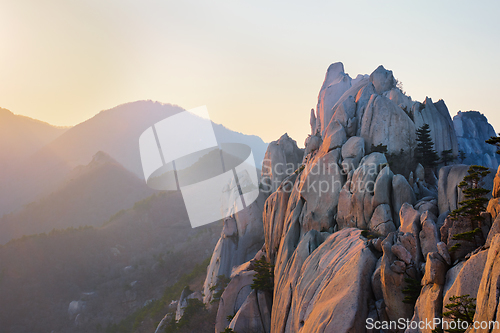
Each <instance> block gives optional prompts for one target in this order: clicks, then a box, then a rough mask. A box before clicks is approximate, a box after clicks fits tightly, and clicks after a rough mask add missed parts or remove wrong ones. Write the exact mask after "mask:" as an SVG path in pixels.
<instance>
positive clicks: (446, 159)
mask: <svg viewBox="0 0 500 333" xmlns="http://www.w3.org/2000/svg"><path fill="white" fill-rule="evenodd" d="M455 159H456V157H455V156H453V150H452V149H447V150H443V151H442V152H441V161H440V162H441V163H444V166H447V165H448V163H451V162H453V161H454V160H455Z"/></svg>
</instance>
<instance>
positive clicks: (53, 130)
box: [0, 108, 68, 178]
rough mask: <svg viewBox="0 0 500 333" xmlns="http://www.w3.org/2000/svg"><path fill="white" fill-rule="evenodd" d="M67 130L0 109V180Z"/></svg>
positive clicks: (66, 128)
mask: <svg viewBox="0 0 500 333" xmlns="http://www.w3.org/2000/svg"><path fill="white" fill-rule="evenodd" d="M67 130H68V127H56V126H52V125H50V124H47V123H45V122H43V121H39V120H35V119H32V118H29V117H25V116H20V115H15V114H13V113H12V112H10V111H9V110H7V109H2V108H0V170H1V174H0V178H1V177H2V176H3V175H6V174H7V173H8V172H9V171H11V169H12V168H14V167H15V166H16V163H18V162H19V161H21V160H24V159H26V158H27V157H29V156H30V155H32V154H33V153H35V152H36V151H37V150H39V149H40V148H42V147H43V146H44V145H46V144H47V143H49V142H50V141H52V140H54V139H55V138H57V137H58V136H60V135H61V134H63V133H64V132H66V131H67Z"/></svg>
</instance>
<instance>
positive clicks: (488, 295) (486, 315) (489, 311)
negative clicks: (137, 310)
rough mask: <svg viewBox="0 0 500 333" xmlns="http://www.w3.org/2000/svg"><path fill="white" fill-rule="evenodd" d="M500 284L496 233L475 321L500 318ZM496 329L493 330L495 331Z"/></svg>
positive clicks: (499, 244) (499, 246) (499, 241)
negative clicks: (499, 288)
mask: <svg viewBox="0 0 500 333" xmlns="http://www.w3.org/2000/svg"><path fill="white" fill-rule="evenodd" d="M499 285H500V235H496V236H495V237H494V238H493V240H492V242H491V246H490V248H489V250H488V256H487V258H486V264H485V265H484V270H483V274H482V277H481V283H480V284H479V289H478V292H477V301H476V315H475V316H474V321H478V322H483V321H485V322H490V321H494V320H498V318H500V308H499V306H498V302H499V298H498V286H499ZM494 331H495V330H493V332H494ZM470 332H471V333H479V332H490V331H489V330H487V329H486V330H485V329H471V330H470Z"/></svg>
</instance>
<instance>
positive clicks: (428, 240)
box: [419, 218, 440, 258]
mask: <svg viewBox="0 0 500 333" xmlns="http://www.w3.org/2000/svg"><path fill="white" fill-rule="evenodd" d="M419 238H420V247H421V248H422V254H423V256H424V258H426V257H427V254H428V253H431V252H438V247H437V244H438V243H439V242H440V238H439V234H438V229H437V227H436V223H434V221H433V220H431V219H428V218H427V219H424V221H423V222H422V231H420V233H419Z"/></svg>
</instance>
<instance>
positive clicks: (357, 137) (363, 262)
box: [204, 63, 500, 333]
mask: <svg viewBox="0 0 500 333" xmlns="http://www.w3.org/2000/svg"><path fill="white" fill-rule="evenodd" d="M462 117H463V116H462ZM462 123H463V125H462V128H463V132H464V133H466V132H467V131H468V128H469V125H468V123H467V122H462ZM310 124H311V134H310V136H309V137H308V138H307V139H306V142H305V149H304V150H301V149H299V148H298V147H297V144H296V143H295V141H293V140H292V139H291V138H290V137H289V136H288V135H286V134H285V135H283V136H282V137H281V138H280V139H279V140H277V141H275V142H272V143H271V144H270V145H269V147H268V150H267V152H266V157H265V160H264V164H263V168H262V175H261V176H262V178H261V182H262V186H263V187H266V188H267V189H268V191H262V193H261V197H260V198H259V200H258V201H257V202H255V203H254V204H252V205H251V206H250V209H248V210H245V211H243V212H239V213H237V214H235V215H234V216H232V217H230V218H228V219H226V221H224V229H223V231H222V235H221V238H220V240H219V243H218V244H217V246H216V248H215V251H214V253H213V256H212V261H211V263H210V265H209V267H208V271H207V277H206V280H205V286H204V302H205V303H207V304H208V303H210V301H211V300H212V299H213V295H214V291H215V290H217V289H216V286H217V280H218V278H219V277H220V276H221V275H225V276H226V277H228V278H230V282H229V284H228V285H227V286H226V287H225V289H224V291H223V293H222V295H221V297H220V301H219V307H218V313H217V319H216V330H215V332H216V333H219V332H222V331H224V330H225V329H226V328H231V329H233V330H234V331H235V332H238V333H243V332H265V333H285V332H303V333H312V332H336V333H342V332H366V331H367V328H366V327H367V326H366V325H367V321H372V322H374V321H383V320H387V321H389V320H398V319H400V318H405V319H407V320H408V321H410V322H411V321H420V320H425V319H430V320H432V319H433V318H435V317H439V316H440V315H441V314H442V313H443V309H444V306H445V305H446V304H447V302H448V300H449V297H450V296H452V295H463V294H470V295H471V296H472V297H477V310H478V311H477V312H476V316H477V318H485V319H490V318H497V313H496V312H497V308H498V297H497V296H496V292H495V290H496V286H497V282H498V283H500V281H499V280H498V279H499V272H498V271H499V270H500V260H499V258H498V257H499V255H498V252H499V248H500V236H498V235H497V234H498V233H500V217H499V216H500V213H499V212H500V169H499V173H497V175H496V177H495V176H494V173H492V175H490V176H489V177H488V178H487V179H486V180H485V183H486V187H488V188H489V189H490V190H492V192H491V193H490V195H489V196H490V198H491V200H490V204H489V206H488V209H487V212H485V213H484V216H485V217H486V219H485V221H486V222H485V223H484V225H483V226H482V230H481V231H482V234H483V235H482V237H483V239H484V242H483V244H481V246H480V247H479V248H474V249H469V250H470V251H468V252H467V253H464V256H454V255H452V254H450V247H451V246H452V240H451V238H450V237H448V234H451V231H450V228H453V227H455V226H454V225H453V223H452V222H450V219H449V217H448V214H449V213H450V211H452V210H453V209H456V208H457V207H458V206H459V203H460V201H462V200H463V198H464V196H463V193H462V192H461V190H460V188H459V187H458V185H459V183H460V182H461V181H462V179H463V176H464V175H465V173H466V171H467V168H468V167H467V166H465V165H451V166H446V167H443V168H441V170H440V172H439V173H438V174H437V175H435V174H433V173H431V175H430V176H429V174H426V173H427V172H426V170H425V169H424V168H423V166H422V165H420V164H418V163H413V164H412V163H411V160H412V159H413V158H414V155H413V154H414V149H415V146H416V134H415V132H416V130H417V129H418V128H419V127H420V126H422V125H423V124H429V125H430V129H431V137H432V139H433V142H434V143H435V149H436V151H437V152H438V153H440V152H442V151H444V150H451V152H452V154H453V155H455V156H457V155H458V154H459V145H462V146H463V142H462V141H460V136H459V137H457V134H456V131H455V128H456V126H457V125H456V123H455V122H454V121H452V119H451V117H450V114H449V112H448V109H447V108H446V105H445V104H444V102H443V101H442V100H440V101H438V102H437V103H434V102H432V100H431V99H430V98H426V100H425V101H424V102H423V103H420V102H417V101H413V100H412V99H411V97H409V96H406V95H405V94H404V93H403V92H402V91H401V89H400V88H399V87H398V86H397V80H396V79H395V78H394V76H393V74H392V72H391V71H388V70H386V69H384V67H382V66H380V67H378V68H377V69H376V70H375V71H374V72H373V73H372V74H371V75H358V76H357V77H356V78H355V79H351V78H350V76H349V75H348V74H346V73H345V72H344V67H343V65H342V63H335V64H333V65H331V66H330V67H329V68H328V71H327V74H326V77H325V81H324V83H323V86H322V87H321V90H320V93H319V98H318V106H317V109H316V112H315V111H314V110H312V112H311V120H310ZM454 124H455V126H454ZM478 140H479V141H480V140H481V139H478ZM380 145H382V146H385V147H386V151H385V152H380V151H379V150H377V146H379V147H380ZM481 149H482V148H481ZM481 149H480V150H481ZM481 152H485V153H487V154H489V151H488V152H486V151H485V150H481ZM481 154H483V153H481ZM417 162H418V161H417ZM464 231H467V230H466V229H464ZM469 252H470V253H469ZM262 258H264V259H265V260H266V261H267V262H268V263H269V264H270V265H272V267H273V272H274V278H273V286H274V288H273V291H272V292H271V291H269V290H258V288H256V289H253V288H252V287H251V286H252V283H253V281H254V279H255V277H256V275H257V274H258V273H257V272H256V268H255V267H256V266H255V265H256V262H257V261H258V260H261V259H262ZM483 271H484V272H483ZM411 283H413V284H414V285H416V286H418V289H419V290H420V291H419V292H418V291H417V294H416V295H414V298H415V299H414V300H413V302H406V301H405V296H407V294H405V293H404V292H403V290H404V289H405V288H407V287H408V285H409V284H411ZM499 311H500V310H499ZM403 331H404V330H399V331H398V330H395V331H390V330H386V331H384V330H381V331H376V330H373V331H372V332H403ZM407 332H429V333H430V330H425V329H424V330H416V331H415V330H411V329H409V330H407ZM477 332H482V331H477Z"/></svg>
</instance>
